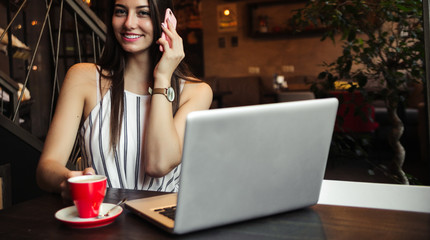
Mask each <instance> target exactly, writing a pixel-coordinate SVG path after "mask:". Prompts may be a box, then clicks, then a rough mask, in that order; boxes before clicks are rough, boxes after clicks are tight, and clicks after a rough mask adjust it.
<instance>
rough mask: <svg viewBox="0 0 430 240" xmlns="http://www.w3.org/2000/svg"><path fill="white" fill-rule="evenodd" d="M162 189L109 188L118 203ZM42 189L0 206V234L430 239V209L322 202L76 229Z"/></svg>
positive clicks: (125, 216)
mask: <svg viewBox="0 0 430 240" xmlns="http://www.w3.org/2000/svg"><path fill="white" fill-rule="evenodd" d="M157 194H160V193H156V192H147V191H134V190H121V189H109V190H108V192H107V196H106V199H105V202H110V203H116V202H117V201H118V200H119V199H121V198H123V197H127V198H128V199H136V198H142V197H148V196H153V195H157ZM70 205H71V203H70V202H64V201H63V200H62V199H61V198H60V196H59V195H55V194H44V195H43V196H41V197H39V198H36V199H32V200H29V201H26V202H23V203H20V204H17V205H14V206H12V207H10V208H8V209H5V210H1V211H0V239H61V240H66V239H75V240H76V239H78V240H84V239H173V238H178V239H430V214H428V213H419V212H408V211H393V210H382V209H371V208H358V207H346V206H332V205H323V204H318V205H315V206H313V207H310V208H305V209H302V210H298V211H293V212H288V213H281V214H279V215H275V216H271V217H266V218H261V219H255V220H250V221H246V222H242V223H237V224H233V225H228V226H223V227H218V228H214V229H208V230H204V231H200V232H195V233H191V234H187V235H183V236H176V235H171V234H168V233H165V232H163V231H162V230H160V229H159V228H157V227H155V226H154V225H152V224H151V223H149V222H146V221H145V220H143V219H141V218H139V217H138V216H136V215H134V214H133V213H131V212H129V211H128V210H124V212H123V213H122V214H121V215H120V216H119V217H118V218H117V219H116V220H115V221H114V222H113V223H112V224H110V225H108V226H104V227H100V228H94V229H73V228H70V227H68V226H66V225H64V224H62V223H61V222H59V221H58V220H56V219H55V217H54V214H55V212H56V211H58V210H60V209H62V208H64V207H67V206H70Z"/></svg>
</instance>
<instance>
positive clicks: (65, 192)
mask: <svg viewBox="0 0 430 240" xmlns="http://www.w3.org/2000/svg"><path fill="white" fill-rule="evenodd" d="M82 175H95V171H94V169H93V168H85V169H84V171H69V173H68V174H67V177H66V179H65V180H64V181H62V182H61V183H60V189H61V197H62V198H63V199H66V200H70V199H71V198H70V191H69V183H68V182H67V180H68V179H69V178H71V177H77V176H82Z"/></svg>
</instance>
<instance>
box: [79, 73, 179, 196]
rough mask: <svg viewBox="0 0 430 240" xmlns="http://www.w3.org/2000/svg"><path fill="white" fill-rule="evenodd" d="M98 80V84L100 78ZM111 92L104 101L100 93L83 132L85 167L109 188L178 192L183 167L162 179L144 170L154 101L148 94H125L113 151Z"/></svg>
mask: <svg viewBox="0 0 430 240" xmlns="http://www.w3.org/2000/svg"><path fill="white" fill-rule="evenodd" d="M97 75H98V72H97ZM96 79H97V82H99V81H98V79H99V77H98V76H97V78H96ZM98 85H99V84H97V89H98ZM182 86H183V84H182ZM181 90H182V89H181ZM110 91H111V90H108V92H107V93H106V94H105V95H104V96H103V98H102V99H101V96H100V92H99V91H97V102H98V104H97V105H96V106H95V107H94V109H93V110H92V111H91V113H90V115H89V116H88V118H87V119H86V120H85V122H84V123H83V125H82V127H81V129H80V144H81V152H82V160H83V163H84V167H93V168H94V170H95V172H96V174H101V175H105V176H107V184H108V187H110V188H124V189H138V190H152V191H163V192H177V191H178V188H179V186H178V182H179V174H180V167H181V165H179V166H177V167H176V168H175V169H173V170H172V171H171V172H170V173H168V174H167V175H165V176H164V177H161V178H153V177H150V176H147V175H146V174H145V171H144V166H143V161H144V160H143V157H144V153H143V146H144V144H145V129H146V123H147V118H148V114H149V108H150V102H151V97H150V96H149V95H138V94H134V93H132V92H128V91H124V116H123V120H122V126H121V128H122V129H121V136H120V139H119V144H118V146H117V148H116V149H113V150H111V149H110V146H109V141H110V133H109V126H110V107H111V96H110V95H111V94H110Z"/></svg>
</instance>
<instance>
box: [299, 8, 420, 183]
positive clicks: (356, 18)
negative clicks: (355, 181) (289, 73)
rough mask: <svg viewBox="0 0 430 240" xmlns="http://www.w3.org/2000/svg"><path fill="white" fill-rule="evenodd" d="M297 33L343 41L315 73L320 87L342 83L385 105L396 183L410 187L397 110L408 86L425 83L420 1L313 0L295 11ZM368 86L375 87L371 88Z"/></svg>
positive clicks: (400, 123)
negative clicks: (313, 31) (316, 32)
mask: <svg viewBox="0 0 430 240" xmlns="http://www.w3.org/2000/svg"><path fill="white" fill-rule="evenodd" d="M291 24H293V25H294V26H295V28H296V30H297V31H300V30H301V29H305V28H309V27H310V26H311V27H318V28H324V29H325V31H324V32H323V35H322V38H321V41H323V40H326V39H331V40H332V41H333V42H338V41H340V42H341V43H342V48H343V52H342V55H341V56H339V57H338V58H337V60H336V61H334V62H332V63H324V66H325V67H326V70H325V71H324V72H322V73H320V74H319V76H318V79H319V81H320V82H319V83H318V84H319V85H320V86H321V85H324V86H325V88H326V89H330V88H333V86H334V84H335V83H336V82H339V81H346V82H347V83H348V84H349V85H350V88H349V89H348V90H349V91H352V90H354V91H357V90H358V91H361V92H362V94H363V96H364V97H365V98H366V99H367V100H369V101H371V100H373V99H375V98H379V99H382V100H383V101H384V102H385V105H386V108H387V112H388V116H389V118H390V120H391V130H390V134H389V140H388V142H389V143H390V146H391V149H392V151H393V156H394V157H393V160H392V163H393V167H394V170H395V175H396V178H397V179H398V181H399V182H401V183H404V184H408V183H409V181H408V177H407V176H406V174H405V173H404V171H403V169H402V168H403V163H404V160H405V149H404V148H403V146H402V144H401V143H400V137H401V136H402V134H403V130H404V124H403V122H402V121H401V119H400V118H399V115H398V108H399V106H400V105H401V104H403V102H404V101H405V98H406V97H405V96H406V95H405V94H406V92H405V90H406V89H407V85H408V84H410V83H412V82H421V83H423V82H424V66H423V62H424V34H423V18H422V2H421V1H420V0H368V1H366V0H312V1H308V2H307V3H306V4H305V7H304V8H301V9H297V10H296V12H295V15H294V17H293V18H292V22H291ZM369 83H372V84H373V85H375V84H376V85H378V87H377V88H373V89H371V90H369V89H368V88H366V86H367V85H369Z"/></svg>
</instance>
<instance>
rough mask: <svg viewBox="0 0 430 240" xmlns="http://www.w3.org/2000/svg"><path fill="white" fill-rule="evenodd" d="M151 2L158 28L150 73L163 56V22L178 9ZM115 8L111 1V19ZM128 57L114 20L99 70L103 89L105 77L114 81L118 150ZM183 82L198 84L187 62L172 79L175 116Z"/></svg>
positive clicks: (113, 133)
mask: <svg viewBox="0 0 430 240" xmlns="http://www.w3.org/2000/svg"><path fill="white" fill-rule="evenodd" d="M148 2H149V7H150V16H151V20H152V25H153V29H154V39H153V43H152V45H151V47H150V53H151V56H152V59H151V63H152V64H151V66H150V67H151V71H150V72H154V68H155V66H156V65H157V63H158V62H159V61H160V59H161V56H162V53H161V52H160V50H159V46H158V44H156V41H157V40H158V39H159V38H160V37H161V32H162V29H161V22H162V19H164V14H165V11H166V9H167V8H170V9H172V10H173V11H174V7H173V3H172V1H171V0H148ZM114 6H115V0H111V4H110V8H109V15H108V16H111V17H112V16H113V11H114ZM125 56H126V53H125V51H124V50H123V49H122V48H121V46H120V45H119V43H118V42H117V40H116V38H115V35H114V32H113V28H112V21H107V34H106V43H105V46H104V50H103V52H102V55H101V57H100V59H99V60H98V62H97V65H98V66H100V68H98V71H99V73H100V79H99V81H100V84H99V85H100V87H101V86H102V84H101V79H102V77H103V78H105V79H108V80H110V82H111V86H110V87H111V93H110V94H111V116H110V146H111V148H112V149H114V148H115V147H116V145H117V144H118V141H119V136H120V134H121V125H122V119H123V113H124V69H125ZM152 77H153V76H152ZM181 79H184V80H188V81H194V80H195V79H196V78H195V77H194V75H193V74H192V73H191V71H190V70H189V68H188V66H187V65H186V64H185V62H184V61H182V62H181V63H180V64H179V66H178V67H177V68H176V70H175V71H174V73H173V75H172V78H171V86H172V88H173V89H174V90H175V92H176V93H177V94H176V95H175V100H174V101H173V104H172V110H173V115H174V114H175V113H176V111H177V110H178V108H179V99H180V94H179V93H180V80H181ZM150 81H152V82H153V79H150ZM100 91H101V88H100Z"/></svg>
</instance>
